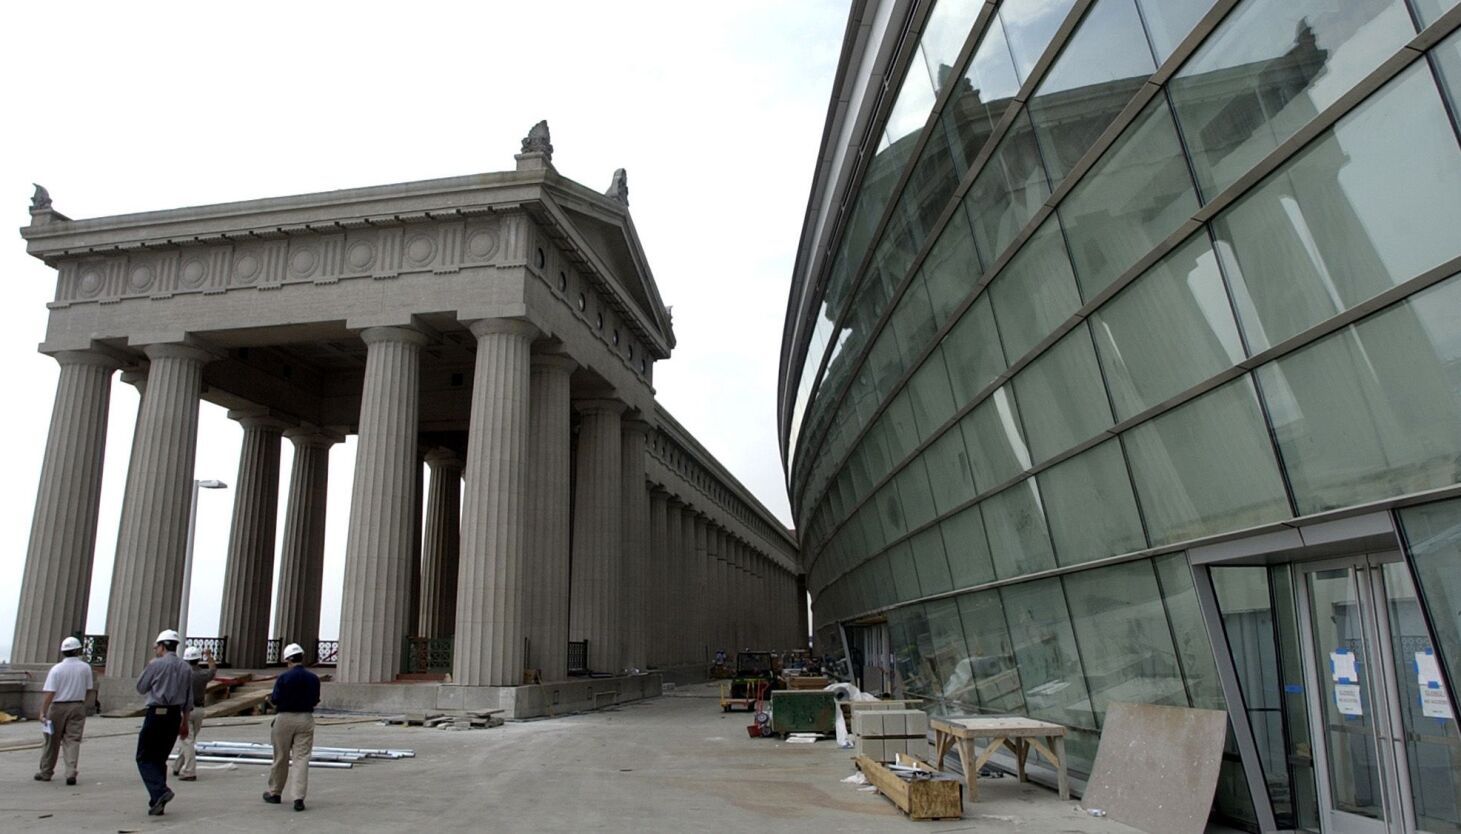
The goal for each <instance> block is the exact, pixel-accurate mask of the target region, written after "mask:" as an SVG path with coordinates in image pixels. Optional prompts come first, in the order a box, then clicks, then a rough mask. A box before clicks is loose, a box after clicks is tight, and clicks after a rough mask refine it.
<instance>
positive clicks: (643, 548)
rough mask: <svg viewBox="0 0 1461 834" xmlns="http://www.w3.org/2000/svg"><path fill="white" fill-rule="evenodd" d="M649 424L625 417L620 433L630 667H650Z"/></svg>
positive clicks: (626, 663) (623, 603)
mask: <svg viewBox="0 0 1461 834" xmlns="http://www.w3.org/2000/svg"><path fill="white" fill-rule="evenodd" d="M649 429H650V426H649V424H648V423H646V422H644V421H642V420H625V421H624V422H623V426H622V433H621V434H620V452H621V459H622V461H623V462H622V464H621V465H620V471H621V475H622V477H623V480H624V487H623V492H622V495H623V496H624V506H623V511H624V520H623V523H622V526H621V527H620V530H621V532H622V534H623V535H622V540H623V548H624V549H623V566H624V573H623V582H622V587H621V588H620V602H619V606H620V609H621V614H622V616H621V619H622V625H621V628H620V633H621V634H623V636H624V660H623V662H622V663H621V664H620V665H621V666H622V667H624V668H629V669H647V668H649V647H648V643H647V642H646V641H647V639H648V635H649V632H648V624H647V618H648V616H649V604H648V600H647V598H646V586H645V582H646V574H647V572H648V569H649V564H648V562H649V553H648V550H649V530H648V529H646V528H648V526H649V492H648V489H647V488H646V487H645V484H644V448H645V443H646V440H647V439H648V437H649Z"/></svg>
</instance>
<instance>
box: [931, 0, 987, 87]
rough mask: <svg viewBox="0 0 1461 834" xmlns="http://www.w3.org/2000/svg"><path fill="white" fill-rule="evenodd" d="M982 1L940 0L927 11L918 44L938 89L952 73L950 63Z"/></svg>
mask: <svg viewBox="0 0 1461 834" xmlns="http://www.w3.org/2000/svg"><path fill="white" fill-rule="evenodd" d="M983 5H984V3H983V2H982V0H938V3H937V4H935V5H934V7H933V11H931V12H929V13H928V20H927V21H926V22H925V23H924V24H923V35H922V36H921V37H920V38H919V41H918V45H919V46H920V47H921V51H922V52H923V58H924V61H925V62H926V63H927V65H928V75H929V77H930V78H932V79H933V82H934V86H935V87H937V88H938V89H943V85H944V81H945V80H946V79H947V78H948V76H949V75H951V74H952V73H953V67H951V66H949V65H950V64H952V63H954V61H955V60H956V59H958V57H959V52H960V50H962V49H963V48H964V41H966V40H968V38H969V29H970V27H972V26H973V25H974V19H975V17H977V16H978V14H979V9H980V7H982V6H983Z"/></svg>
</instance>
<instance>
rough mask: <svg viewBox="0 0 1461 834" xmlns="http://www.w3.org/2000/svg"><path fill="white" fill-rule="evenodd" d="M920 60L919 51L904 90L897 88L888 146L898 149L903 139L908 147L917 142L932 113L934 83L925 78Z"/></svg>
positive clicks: (889, 124) (889, 121) (909, 71)
mask: <svg viewBox="0 0 1461 834" xmlns="http://www.w3.org/2000/svg"><path fill="white" fill-rule="evenodd" d="M922 58H923V50H922V49H919V51H918V55H917V57H916V58H915V60H914V61H913V63H912V64H910V65H909V66H908V74H907V75H905V76H904V77H903V86H901V87H899V88H898V97H897V98H896V99H894V100H893V109H892V112H890V113H889V114H888V127H887V141H888V143H889V144H890V145H897V144H898V143H900V142H902V141H904V140H905V139H906V140H910V144H911V143H912V141H916V139H917V136H918V132H919V131H920V130H922V129H923V125H924V123H925V122H926V121H928V114H929V112H930V111H932V110H933V100H934V97H935V94H934V90H933V83H932V82H931V81H930V80H929V77H928V70H927V66H928V65H927V64H925V63H924V62H923V60H921V59H922ZM881 152H883V151H880V153H881ZM909 152H911V149H910V151H909ZM905 153H906V152H905Z"/></svg>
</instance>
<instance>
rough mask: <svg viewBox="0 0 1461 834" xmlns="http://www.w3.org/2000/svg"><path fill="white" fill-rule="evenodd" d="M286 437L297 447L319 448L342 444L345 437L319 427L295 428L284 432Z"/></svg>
mask: <svg viewBox="0 0 1461 834" xmlns="http://www.w3.org/2000/svg"><path fill="white" fill-rule="evenodd" d="M284 436H285V437H287V438H289V441H290V442H291V443H293V444H294V445H295V446H318V447H322V448H328V447H330V446H333V445H335V444H336V443H341V442H343V441H344V440H345V436H344V435H341V434H337V433H335V432H332V431H329V430H327V429H322V428H319V427H318V426H295V427H294V428H289V429H285V430H284Z"/></svg>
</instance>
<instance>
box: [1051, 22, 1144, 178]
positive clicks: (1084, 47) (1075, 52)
mask: <svg viewBox="0 0 1461 834" xmlns="http://www.w3.org/2000/svg"><path fill="white" fill-rule="evenodd" d="M1155 69H1156V65H1155V64H1153V63H1152V54H1151V50H1150V49H1149V48H1148V47H1147V42H1146V35H1145V34H1144V32H1143V31H1142V26H1141V16H1140V15H1139V14H1137V11H1136V0H1097V2H1096V3H1095V5H1093V6H1092V7H1091V10H1090V11H1089V12H1087V13H1086V16H1085V18H1083V19H1082V20H1081V23H1080V26H1079V27H1077V28H1076V30H1075V32H1074V33H1072V34H1071V36H1070V39H1069V40H1068V41H1066V43H1065V47H1064V48H1063V49H1062V50H1061V51H1060V56H1059V57H1058V58H1056V59H1055V63H1054V64H1052V65H1051V66H1050V70H1049V71H1048V72H1046V73H1045V77H1044V78H1043V79H1041V81H1040V86H1039V87H1037V88H1035V95H1034V96H1032V97H1031V98H1030V101H1029V105H1028V106H1029V109H1030V117H1031V119H1032V121H1034V123H1035V134H1036V135H1037V136H1038V137H1039V139H1040V150H1041V151H1042V152H1043V153H1044V157H1045V167H1046V168H1047V169H1048V170H1049V172H1050V181H1051V182H1060V181H1061V180H1062V179H1065V175H1066V174H1069V173H1070V169H1071V168H1072V167H1074V166H1075V163H1076V161H1077V160H1079V159H1080V158H1081V157H1082V156H1083V155H1084V154H1085V152H1086V151H1087V150H1088V149H1089V148H1090V147H1091V145H1093V144H1095V142H1096V138H1097V137H1099V136H1100V135H1101V132H1102V131H1104V130H1105V129H1106V127H1107V125H1109V124H1111V121H1112V120H1113V119H1115V118H1116V114H1117V113H1120V112H1121V109H1122V108H1123V107H1125V106H1126V103H1127V101H1129V100H1130V99H1131V95H1132V93H1135V92H1136V91H1137V90H1138V89H1139V88H1140V87H1141V85H1142V84H1143V83H1145V82H1146V78H1147V76H1149V75H1151V74H1152V71H1153V70H1155Z"/></svg>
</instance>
